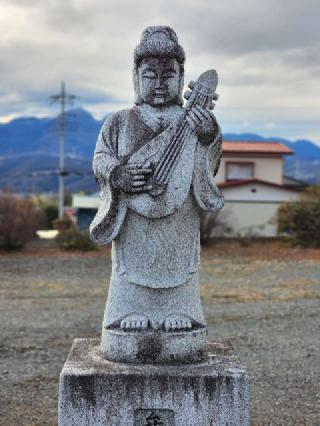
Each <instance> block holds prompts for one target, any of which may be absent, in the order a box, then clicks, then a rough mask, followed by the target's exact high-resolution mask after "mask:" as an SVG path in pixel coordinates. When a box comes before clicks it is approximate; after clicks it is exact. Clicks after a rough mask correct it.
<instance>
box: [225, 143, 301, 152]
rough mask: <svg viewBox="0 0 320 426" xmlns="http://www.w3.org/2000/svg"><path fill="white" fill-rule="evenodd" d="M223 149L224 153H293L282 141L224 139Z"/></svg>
mask: <svg viewBox="0 0 320 426" xmlns="http://www.w3.org/2000/svg"><path fill="white" fill-rule="evenodd" d="M222 151H223V152H224V153H229V152H230V153H234V152H244V153H261V154H287V155H292V154H293V151H292V150H291V149H290V148H288V147H287V146H285V145H283V144H282V143H280V142H255V141H223V143H222Z"/></svg>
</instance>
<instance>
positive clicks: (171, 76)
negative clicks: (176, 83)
mask: <svg viewBox="0 0 320 426" xmlns="http://www.w3.org/2000/svg"><path fill="white" fill-rule="evenodd" d="M174 76H175V73H173V72H166V73H165V74H163V78H173V77H174Z"/></svg>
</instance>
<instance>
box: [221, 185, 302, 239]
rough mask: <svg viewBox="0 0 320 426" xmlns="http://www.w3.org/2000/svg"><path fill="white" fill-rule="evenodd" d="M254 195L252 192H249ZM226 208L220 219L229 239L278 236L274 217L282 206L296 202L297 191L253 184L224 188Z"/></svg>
mask: <svg viewBox="0 0 320 426" xmlns="http://www.w3.org/2000/svg"><path fill="white" fill-rule="evenodd" d="M252 188H255V189H256V192H254V193H252V192H251V189H252ZM223 193H224V197H225V206H224V208H223V209H222V211H221V212H220V213H219V219H220V220H222V221H223V222H225V223H226V225H227V227H228V228H230V229H231V232H230V233H229V234H228V236H230V237H237V236H239V235H253V236H259V237H275V236H277V224H276V215H277V211H278V208H279V207H280V206H281V204H282V203H284V202H287V201H293V200H296V199H297V198H298V196H299V193H298V192H294V191H289V190H286V189H284V188H276V187H272V186H269V185H263V184H255V185H242V186H234V187H230V188H224V189H223Z"/></svg>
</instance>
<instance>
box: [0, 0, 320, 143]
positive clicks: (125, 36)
mask: <svg viewBox="0 0 320 426" xmlns="http://www.w3.org/2000/svg"><path fill="white" fill-rule="evenodd" d="M0 7H2V14H1V16H0V25H1V27H2V40H1V42H0V58H1V59H0V74H1V81H2V91H1V92H0V115H2V116H7V115H10V114H23V113H29V112H31V111H32V112H33V113H39V114H40V113H42V112H43V111H44V110H46V109H45V108H44V106H43V103H41V102H40V101H39V98H41V97H46V96H47V95H50V94H51V93H54V92H56V91H57V89H58V87H59V84H60V81H61V80H62V79H64V80H66V82H67V88H68V89H70V90H71V91H72V92H74V93H75V94H77V95H79V97H80V99H79V102H83V104H84V105H86V106H89V107H90V109H91V110H92V111H94V112H95V113H97V114H99V115H104V112H105V111H110V110H111V109H112V108H118V107H119V105H120V104H121V105H122V106H126V105H130V104H131V102H132V83H131V67H132V52H133V48H134V46H135V45H136V44H137V43H138V40H139V37H140V33H141V31H142V29H143V28H144V27H146V26H147V25H159V24H162V25H171V26H172V27H173V28H175V29H176V31H177V33H178V36H179V38H180V41H181V43H182V45H183V46H184V48H185V50H186V53H187V63H186V80H188V79H189V78H195V77H197V75H199V73H200V72H201V71H203V70H204V69H205V68H208V67H210V66H215V67H216V68H217V69H218V71H219V74H220V86H219V92H220V94H221V98H220V100H219V103H218V106H217V114H219V108H220V111H221V115H222V119H223V120H224V121H225V122H227V121H228V119H230V122H234V123H236V122H239V123H240V122H241V121H243V122H244V121H246V122H248V116H249V115H250V114H249V113H248V110H250V112H251V115H252V117H251V120H250V121H251V122H254V120H255V118H256V120H257V122H258V121H259V122H262V121H261V117H260V116H259V117H258V115H257V112H256V111H257V108H258V107H261V105H264V106H265V107H266V108H269V109H268V111H269V112H268V118H267V120H268V122H270V123H272V122H274V121H278V122H279V120H280V121H281V117H283V121H285V120H286V118H287V117H284V111H286V112H288V111H289V112H290V111H292V106H293V105H294V107H295V113H296V114H298V115H299V117H300V119H301V120H300V121H299V123H300V122H302V121H303V120H305V123H307V122H308V120H309V122H310V120H314V116H313V115H312V117H311V116H310V114H311V113H310V111H314V110H316V108H320V105H319V103H320V92H319V90H320V89H319V88H320V74H319V67H320V64H319V61H320V59H319V54H318V52H319V48H320V46H319V44H320V40H319V39H320V38H319V35H318V33H319V30H318V18H319V15H320V2H319V1H318V0H304V1H303V2H301V0H300V1H298V0H282V1H279V0H269V1H268V2H266V1H265V0H242V1H240V0H225V1H224V2H222V1H208V0H197V1H196V2H194V1H191V0H172V1H171V2H170V3H169V2H168V1H167V0H157V1H154V2H152V5H151V3H150V2H149V1H146V0H140V1H139V2H133V1H130V0H122V1H119V0H108V1H107V2H106V1H105V0H96V1H94V2H92V1H91V0H48V1H43V0H0ZM297 92H299V99H298V101H297ZM37 105H38V107H37ZM117 105H118V106H117ZM241 107H244V108H246V112H244V111H242V109H241ZM272 107H273V108H274V114H272V113H271V112H270V111H272ZM230 108H236V110H237V114H238V116H239V120H235V119H234V114H233V112H228V111H229V110H230ZM270 108H271V110H270ZM286 108H287V110H286ZM290 108H291V109H290ZM228 109H229V110H228ZM312 114H313V113H312ZM310 117H311V118H310ZM312 122H313V121H312ZM307 126H308V124H306V132H307ZM271 127H272V126H271ZM289 127H290V126H289ZM292 129H293V130H292V132H295V131H296V128H293V127H292ZM234 130H235V131H236V130H237V129H234ZM312 132H313V134H314V133H315V130H314V127H313V130H312ZM288 133H290V129H289V128H288ZM318 139H319V140H320V136H319V138H318Z"/></svg>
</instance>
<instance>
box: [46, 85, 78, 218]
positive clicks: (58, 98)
mask: <svg viewBox="0 0 320 426" xmlns="http://www.w3.org/2000/svg"><path fill="white" fill-rule="evenodd" d="M75 98H76V96H74V95H68V94H67V93H66V86H65V83H64V81H62V82H61V91H60V93H59V94H58V95H52V96H50V99H51V101H52V102H60V106H61V111H60V117H59V125H60V147H59V218H60V219H61V218H63V216H64V177H65V176H66V175H67V174H68V172H66V170H65V168H64V133H65V118H64V114H65V107H66V103H67V102H68V103H72V101H73V100H74V99H75Z"/></svg>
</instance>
